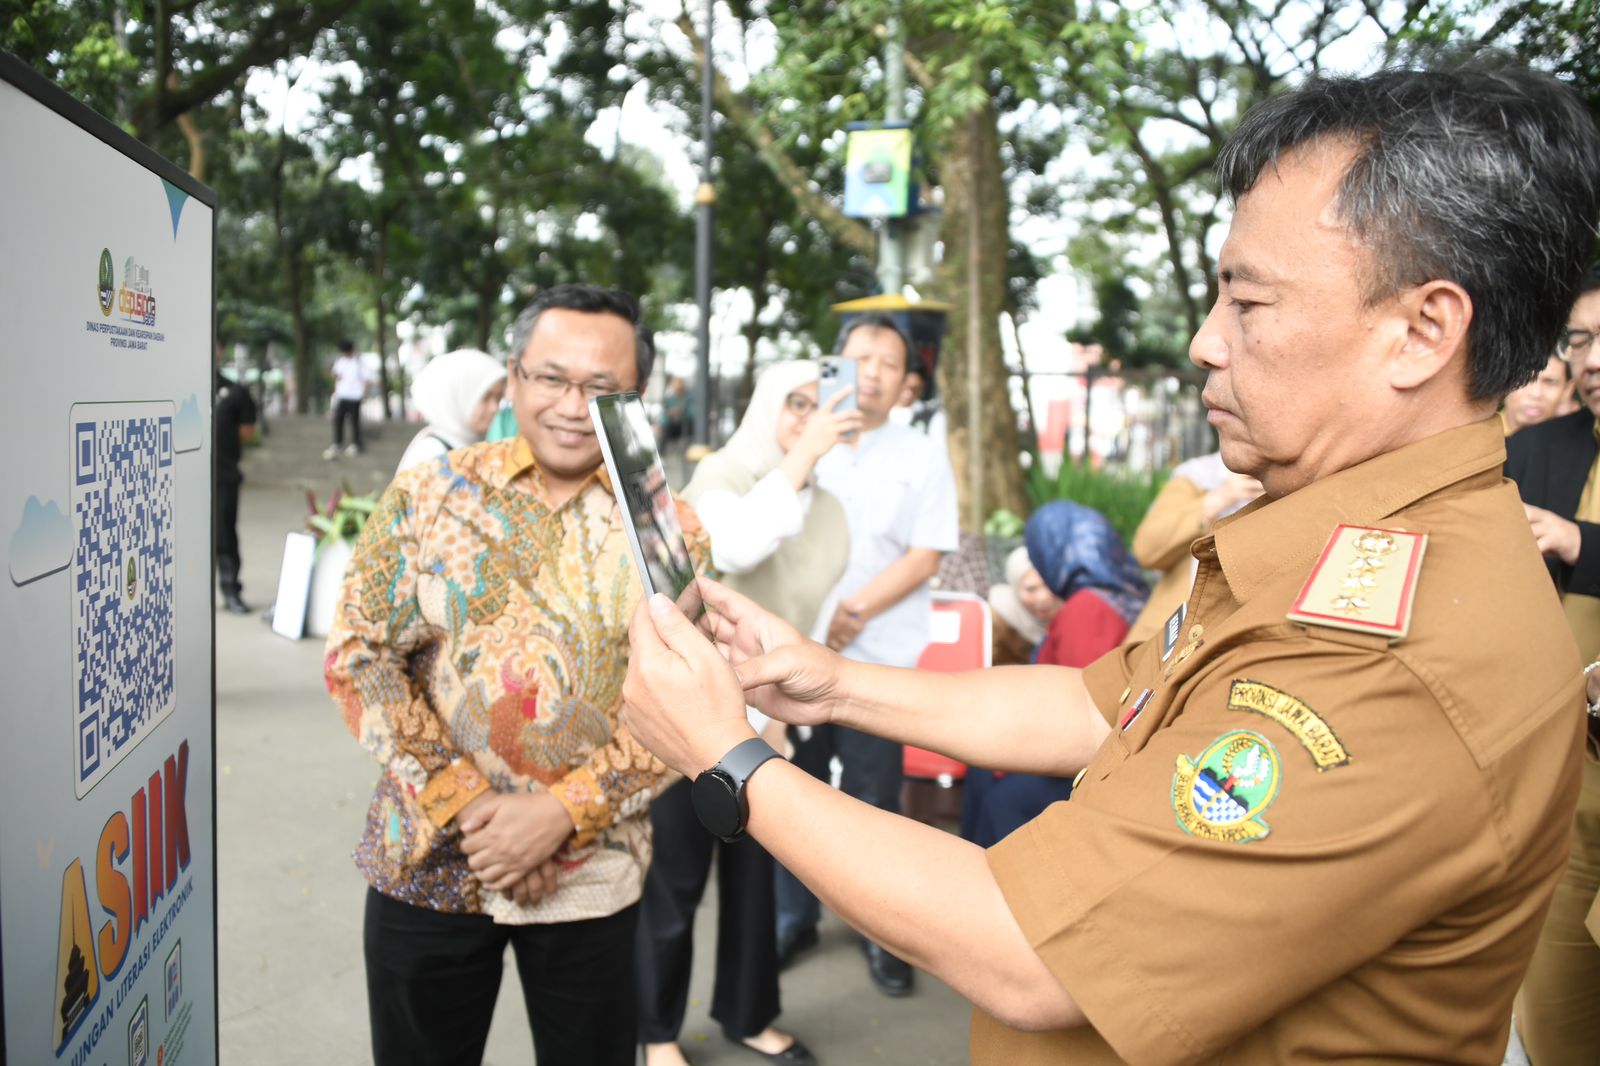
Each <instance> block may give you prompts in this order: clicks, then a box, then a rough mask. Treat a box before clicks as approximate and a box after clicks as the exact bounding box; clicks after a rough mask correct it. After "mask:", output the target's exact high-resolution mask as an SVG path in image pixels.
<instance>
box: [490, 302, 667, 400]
mask: <svg viewBox="0 0 1600 1066" xmlns="http://www.w3.org/2000/svg"><path fill="white" fill-rule="evenodd" d="M555 308H559V309H561V310H563V311H582V312H584V313H585V314H591V315H616V316H617V317H618V318H620V319H622V320H623V321H624V322H626V323H628V325H630V326H632V327H633V334H634V338H635V342H634V353H633V358H634V366H635V368H636V369H637V370H638V373H639V380H638V382H637V383H636V385H635V387H636V388H637V389H639V390H640V391H641V392H642V391H643V390H644V387H645V384H646V383H647V382H648V381H649V380H650V370H651V368H652V367H654V366H655V362H656V348H655V341H654V338H653V337H652V336H651V335H650V333H649V331H648V330H646V329H643V328H642V326H643V318H644V316H643V313H642V311H641V310H640V308H639V301H638V299H637V298H635V297H634V296H633V294H632V293H628V292H623V291H622V290H621V289H608V288H606V287H605V286H603V285H556V286H553V287H551V288H548V289H545V290H543V291H542V292H540V293H539V294H538V295H537V296H535V297H534V298H533V300H532V301H530V302H529V304H528V306H526V307H524V308H523V309H522V311H521V312H520V313H519V314H518V315H517V318H516V321H515V322H513V323H511V358H512V359H521V358H522V353H523V351H524V350H526V348H527V347H528V338H530V337H532V336H533V327H534V326H535V325H536V324H537V323H538V321H539V316H540V315H542V314H544V313H545V312H546V311H549V310H552V309H555Z"/></svg>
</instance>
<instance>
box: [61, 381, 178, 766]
mask: <svg viewBox="0 0 1600 1066" xmlns="http://www.w3.org/2000/svg"><path fill="white" fill-rule="evenodd" d="M172 419H173V408H172V404H170V403H115V404H77V405H75V406H74V407H73V408H72V415H71V420H72V472H73V478H72V521H73V530H74V533H75V535H76V543H75V546H74V549H73V554H72V637H73V647H74V651H73V671H72V674H73V683H74V690H75V693H76V696H77V729H76V730H75V732H74V736H75V737H76V738H77V769H78V774H77V794H78V796H79V797H82V796H84V795H87V794H88V792H89V790H90V789H91V788H93V787H94V786H95V785H96V784H97V783H98V782H99V781H100V779H101V778H103V777H104V776H105V775H106V774H107V773H109V772H110V771H111V768H112V767H114V766H116V765H117V763H119V762H121V761H122V759H123V757H124V756H126V755H127V754H128V753H129V752H130V751H132V750H133V749H134V747H136V746H137V745H138V743H139V741H141V740H142V739H144V737H145V736H146V735H147V734H148V733H149V732H150V730H151V729H153V728H154V727H155V726H156V725H157V724H159V723H160V722H161V721H162V720H163V719H164V718H165V717H166V716H167V714H168V713H169V712H170V711H171V710H172V706H173V652H172V591H173V590H172V575H173V567H172Z"/></svg>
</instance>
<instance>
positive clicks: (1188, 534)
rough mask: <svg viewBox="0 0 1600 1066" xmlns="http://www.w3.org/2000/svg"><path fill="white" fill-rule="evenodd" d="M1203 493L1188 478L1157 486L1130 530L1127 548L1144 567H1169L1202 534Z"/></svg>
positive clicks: (1203, 530) (1181, 557)
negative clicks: (1143, 514)
mask: <svg viewBox="0 0 1600 1066" xmlns="http://www.w3.org/2000/svg"><path fill="white" fill-rule="evenodd" d="M1205 495H1206V494H1205V493H1204V492H1202V491H1201V489H1200V486H1199V485H1196V484H1195V483H1194V482H1192V481H1190V480H1189V479H1188V478H1182V477H1175V478H1172V479H1170V480H1169V481H1168V482H1167V483H1166V484H1165V485H1163V486H1161V491H1160V492H1158V493H1156V498H1155V500H1154V501H1153V502H1151V504H1150V510H1149V511H1148V512H1146V514H1145V516H1144V520H1143V521H1141V522H1140V523H1139V528H1138V529H1136V530H1134V532H1133V543H1132V545H1130V550H1131V551H1132V553H1133V557H1134V559H1136V560H1137V561H1138V563H1139V565H1140V566H1142V567H1144V568H1145V569H1147V570H1170V569H1171V568H1172V567H1174V566H1176V565H1178V564H1179V563H1181V562H1183V561H1184V559H1186V558H1187V557H1188V555H1189V545H1191V544H1193V543H1194V541H1195V538H1197V537H1201V536H1204V535H1205V522H1204V520H1203V519H1202V517H1201V511H1202V509H1203V508H1204V506H1205V503H1204V501H1205Z"/></svg>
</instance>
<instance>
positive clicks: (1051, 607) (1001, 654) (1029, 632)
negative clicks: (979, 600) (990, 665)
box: [989, 547, 1061, 666]
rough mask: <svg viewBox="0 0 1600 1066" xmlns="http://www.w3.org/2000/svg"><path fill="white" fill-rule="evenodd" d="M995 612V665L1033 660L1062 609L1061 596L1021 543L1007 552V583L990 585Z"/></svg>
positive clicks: (990, 605) (991, 602) (990, 599)
mask: <svg viewBox="0 0 1600 1066" xmlns="http://www.w3.org/2000/svg"><path fill="white" fill-rule="evenodd" d="M989 608H990V610H992V611H993V612H994V620H995V625H994V665H996V666H1008V665H1013V664H1016V663H1031V662H1033V661H1034V655H1035V654H1037V653H1038V651H1039V645H1040V644H1043V643H1044V637H1045V634H1046V633H1047V632H1049V625H1050V623H1051V622H1052V621H1054V620H1055V617H1056V614H1057V612H1059V611H1060V610H1061V597H1060V596H1057V595H1056V594H1055V593H1054V592H1051V591H1050V586H1049V585H1046V584H1045V583H1044V578H1043V577H1041V576H1040V575H1039V571H1037V570H1035V569H1034V568H1033V563H1032V562H1030V561H1029V560H1028V549H1027V548H1026V547H1019V548H1015V549H1013V550H1012V552H1011V554H1010V555H1008V556H1006V579H1005V581H1004V583H1002V584H999V585H994V586H991V587H990V589H989Z"/></svg>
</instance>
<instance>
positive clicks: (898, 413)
mask: <svg viewBox="0 0 1600 1066" xmlns="http://www.w3.org/2000/svg"><path fill="white" fill-rule="evenodd" d="M911 360H912V361H911V366H910V368H909V369H908V370H907V371H906V380H905V384H904V385H902V386H901V387H900V395H899V396H898V397H897V398H896V399H895V404H894V410H892V411H890V412H889V421H891V422H893V423H895V424H896V425H901V426H910V427H911V428H912V429H914V430H916V431H917V432H919V433H923V434H926V435H927V438H928V439H929V440H931V441H933V443H935V444H937V445H938V446H939V450H940V451H941V452H943V453H945V454H946V455H948V454H949V452H950V441H949V437H950V429H949V419H948V418H947V417H946V415H945V413H944V401H943V400H942V399H940V397H939V392H938V389H937V388H936V387H935V384H934V380H935V379H934V375H933V369H932V368H931V367H929V366H927V365H925V364H924V363H923V362H922V360H921V359H919V358H918V357H917V356H916V355H915V354H913V355H912V357H911Z"/></svg>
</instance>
